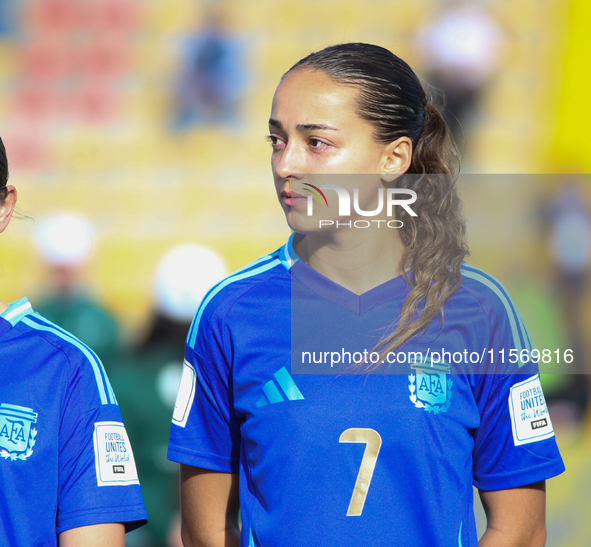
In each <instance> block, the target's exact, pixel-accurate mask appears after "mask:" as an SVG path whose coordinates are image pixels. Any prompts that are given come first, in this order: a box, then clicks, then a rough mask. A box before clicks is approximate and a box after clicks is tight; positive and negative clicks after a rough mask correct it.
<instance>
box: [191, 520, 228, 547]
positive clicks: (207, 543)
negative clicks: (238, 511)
mask: <svg viewBox="0 0 591 547" xmlns="http://www.w3.org/2000/svg"><path fill="white" fill-rule="evenodd" d="M181 538H182V539H183V545H184V547H238V545H239V544H240V530H239V528H238V526H228V527H227V528H224V529H221V530H203V529H201V530H196V529H195V527H193V526H185V525H183V526H182V528H181Z"/></svg>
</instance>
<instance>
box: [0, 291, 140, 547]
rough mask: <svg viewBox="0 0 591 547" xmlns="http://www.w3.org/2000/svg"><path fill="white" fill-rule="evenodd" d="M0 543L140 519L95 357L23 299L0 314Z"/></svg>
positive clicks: (133, 475)
mask: <svg viewBox="0 0 591 547" xmlns="http://www.w3.org/2000/svg"><path fill="white" fill-rule="evenodd" d="M0 483H1V484H2V489H1V492H0V515H1V516H0V545H10V546H11V547H19V546H23V547H34V546H43V547H49V546H52V545H54V546H55V545H57V544H58V534H60V533H61V532H63V531H65V530H68V529H71V528H77V527H80V526H86V525H91V524H102V523H111V522H124V523H125V524H126V528H127V529H128V530H130V529H133V528H135V527H137V526H140V525H141V524H143V523H144V522H145V521H146V518H147V517H146V512H145V509H144V504H143V500H142V494H141V490H140V486H139V482H138V477H137V472H136V470H135V463H134V459H133V453H132V451H131V446H130V445H129V440H128V438H127V433H126V432H125V428H124V426H123V423H122V420H121V414H120V412H119V407H118V406H117V401H116V399H115V395H114V394H113V391H112V390H111V386H110V384H109V380H108V379H107V376H106V375H105V371H104V369H103V366H102V364H101V363H100V361H99V360H98V358H97V357H96V355H95V354H94V353H93V352H92V351H91V350H90V349H89V348H88V347H87V346H85V345H84V344H82V343H81V342H80V341H78V340H77V339H76V338H74V337H73V336H72V335H70V334H69V333H67V332H66V331H64V330H62V329H60V328H59V327H57V326H56V325H54V324H52V323H50V322H49V321H47V320H46V319H44V318H43V317H41V316H40V315H39V314H37V313H35V312H34V311H33V310H32V308H31V305H30V303H29V302H28V300H27V299H26V298H23V299H21V300H19V301H18V302H15V303H13V304H11V305H10V307H9V308H8V309H7V310H6V311H5V312H4V313H3V314H2V315H1V316H0Z"/></svg>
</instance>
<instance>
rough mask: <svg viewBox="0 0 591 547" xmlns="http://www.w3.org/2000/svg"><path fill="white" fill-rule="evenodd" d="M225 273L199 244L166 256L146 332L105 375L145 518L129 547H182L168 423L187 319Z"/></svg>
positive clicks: (130, 537)
mask: <svg viewBox="0 0 591 547" xmlns="http://www.w3.org/2000/svg"><path fill="white" fill-rule="evenodd" d="M226 273H227V272H226V266H225V264H224V262H223V260H222V259H221V257H220V256H219V255H218V254H217V253H216V252H215V251H213V250H211V249H209V248H207V247H204V246H202V245H197V244H191V243H187V244H183V245H179V246H177V247H175V248H173V249H171V250H170V251H168V252H167V253H165V255H164V256H163V257H162V259H161V261H160V264H159V266H158V269H157V273H156V279H155V283H154V300H155V306H154V312H153V314H152V317H151V318H150V321H149V328H148V331H147V334H146V336H145V338H144V339H143V340H142V341H141V343H140V344H139V345H138V346H137V347H136V348H135V350H134V351H133V353H132V355H130V356H129V358H128V359H126V360H125V361H122V362H121V363H120V365H119V366H118V367H117V368H116V370H114V371H113V373H112V374H110V376H111V381H112V382H113V389H114V390H115V393H116V394H117V398H118V401H119V405H120V407H121V413H122V415H123V416H124V419H125V424H126V426H127V431H128V433H129V437H130V440H131V442H132V443H133V445H134V453H135V457H136V465H137V468H138V474H139V477H140V481H141V484H142V491H143V493H144V502H145V504H146V509H147V511H148V515H149V517H150V521H149V523H148V524H147V525H146V526H144V527H143V528H141V529H139V530H137V531H136V532H132V533H131V534H128V540H127V541H128V542H127V545H128V546H131V547H133V546H136V545H137V546H141V547H164V546H165V545H166V546H168V547H173V546H175V545H181V543H180V520H179V519H178V518H176V517H177V514H178V511H179V492H178V487H179V467H178V465H177V464H175V463H172V462H170V461H168V459H167V458H166V453H167V447H168V436H169V432H170V420H171V417H172V411H173V409H174V403H175V399H176V394H177V390H178V385H179V382H180V378H181V372H182V366H183V355H184V342H185V338H186V337H187V333H188V331H189V327H190V325H191V321H192V319H193V316H194V315H195V312H196V311H197V308H198V306H199V303H200V302H201V300H202V299H203V297H204V296H205V294H206V292H207V290H208V289H209V288H210V287H211V286H212V285H214V284H215V283H217V282H218V281H220V280H221V279H223V278H224V277H225V276H226Z"/></svg>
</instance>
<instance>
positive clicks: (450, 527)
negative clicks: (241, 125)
mask: <svg viewBox="0 0 591 547" xmlns="http://www.w3.org/2000/svg"><path fill="white" fill-rule="evenodd" d="M269 129H270V137H269V138H270V141H271V144H272V149H273V150H272V155H271V165H272V170H273V178H274V181H275V187H276V190H277V194H278V196H279V201H280V203H281V205H282V207H283V210H284V212H285V214H286V218H287V222H288V224H289V226H290V227H291V228H292V230H293V232H294V234H293V235H292V237H291V238H290V240H289V241H288V243H287V244H286V245H285V246H283V247H282V248H281V249H279V250H278V251H277V252H275V253H272V254H270V255H267V256H264V257H262V258H260V259H259V260H257V261H255V262H254V263H252V264H250V265H249V266H247V267H245V268H243V269H242V270H239V271H238V272H236V273H235V274H233V275H231V276H230V277H228V278H227V279H226V280H225V281H223V282H221V283H220V284H218V285H217V286H215V287H214V288H213V289H212V290H211V291H210V292H209V294H208V295H207V297H206V298H205V299H204V301H203V303H202V304H201V306H200V308H199V310H198V312H197V315H196V317H195V319H194V321H193V325H192V327H191V329H190V331H189V335H188V338H187V348H186V355H185V357H186V361H185V369H184V372H183V379H182V381H181V385H180V389H179V395H178V398H177V404H176V407H175V411H174V415H173V423H172V429H171V440H170V444H169V457H170V458H171V459H172V460H174V461H178V462H180V463H181V464H182V466H181V473H182V496H181V501H182V513H183V538H184V541H185V545H186V546H193V545H199V546H229V545H238V544H240V545H241V546H247V545H248V546H249V547H254V546H268V545H281V546H282V547H284V546H287V545H294V546H302V545H331V546H332V545H334V546H337V545H338V546H339V547H341V546H348V545H350V546H359V545H372V546H381V545H384V546H391V545H416V546H425V547H426V546H429V547H432V546H444V545H445V546H447V545H454V546H455V545H460V546H463V547H468V546H476V545H477V544H478V538H477V532H476V525H475V519H474V514H473V488H472V485H473V484H474V485H476V486H477V487H478V489H479V490H480V495H481V498H482V501H483V504H484V508H485V511H486V513H487V517H488V527H487V530H486V532H485V534H484V536H483V537H482V538H481V542H480V545H481V547H484V546H487V547H494V546H501V545H502V546H505V547H507V546H517V545H527V546H537V545H543V544H544V541H545V520H544V503H545V493H544V482H543V481H544V480H545V479H547V478H549V477H551V476H554V475H556V474H558V473H560V472H562V471H563V469H564V467H563V463H562V460H561V458H560V455H559V453H558V449H557V446H556V443H555V440H554V433H553V430H552V425H551V423H550V419H549V416H548V414H547V409H546V406H545V402H544V399H543V395H542V393H541V388H540V383H539V378H538V376H537V370H536V368H535V367H532V366H531V365H524V364H523V363H524V362H525V361H526V359H525V358H524V359H522V360H521V361H520V360H519V359H517V358H515V359H514V358H513V357H515V355H520V352H522V351H523V350H525V351H526V352H528V354H529V353H532V352H533V350H534V348H532V347H531V344H530V341H529V337H528V335H527V332H526V330H525V328H524V326H523V324H522V321H521V318H520V316H519V314H518V313H517V311H516V310H515V307H514V305H513V303H512V302H511V299H510V298H509V296H508V295H507V293H506V292H505V289H504V288H503V287H502V285H500V284H499V282H498V281H496V280H495V279H494V278H492V277H490V276H488V275H487V274H485V273H483V272H481V271H479V270H477V269H475V268H473V267H471V266H469V265H468V264H466V263H465V262H463V259H464V258H465V256H466V254H467V250H466V247H465V245H464V242H463V234H464V224H463V221H462V217H461V214H460V210H459V207H460V204H459V200H458V198H457V195H456V191H455V186H454V177H453V176H452V175H453V172H454V161H453V160H454V154H453V149H452V147H451V145H450V143H449V140H448V137H447V135H448V130H447V128H446V126H445V122H444V121H443V118H442V116H441V114H440V112H439V111H438V110H437V108H435V107H434V106H433V105H431V104H429V102H428V101H427V97H426V95H425V92H424V90H423V88H422V86H421V84H420V82H419V80H418V78H417V76H416V75H415V74H414V73H413V71H412V70H411V69H410V67H409V66H408V65H407V64H406V63H405V62H404V61H402V60H401V59H399V58H398V57H396V56H395V55H393V54H392V53H391V52H389V51H387V50H385V49H383V48H381V47H378V46H373V45H368V44H355V43H352V44H341V45H336V46H332V47H329V48H326V49H324V50H322V51H319V52H316V53H312V54H310V55H309V56H307V57H305V58H304V59H302V60H301V61H300V62H298V63H297V64H296V65H295V66H293V67H292V68H291V69H290V70H289V71H288V72H287V73H286V74H285V75H284V76H283V78H282V80H281V82H280V84H279V87H278V88H277V90H276V92H275V96H274V99H273V104H272V109H271V118H270V120H269ZM308 196H311V197H308ZM415 197H416V200H415V199H414V198H415ZM509 355H511V356H512V358H511V360H509V358H508V356H509ZM238 508H240V516H241V523H242V524H241V529H240V528H239V526H238V518H237V511H238Z"/></svg>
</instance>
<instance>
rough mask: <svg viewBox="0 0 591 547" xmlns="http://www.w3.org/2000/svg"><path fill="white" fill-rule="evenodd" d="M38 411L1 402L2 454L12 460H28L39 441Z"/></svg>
mask: <svg viewBox="0 0 591 547" xmlns="http://www.w3.org/2000/svg"><path fill="white" fill-rule="evenodd" d="M34 423H37V413H36V412H34V411H33V409H32V408H27V407H24V406H17V405H9V404H7V403H2V404H0V456H1V457H2V458H4V459H5V460H8V459H10V460H11V461H16V460H26V459H27V458H28V457H29V456H30V455H31V454H33V447H34V446H35V443H36V442H37V441H36V440H35V437H36V436H37V430H36V429H35V428H34V427H32V425H33V424H34Z"/></svg>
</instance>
